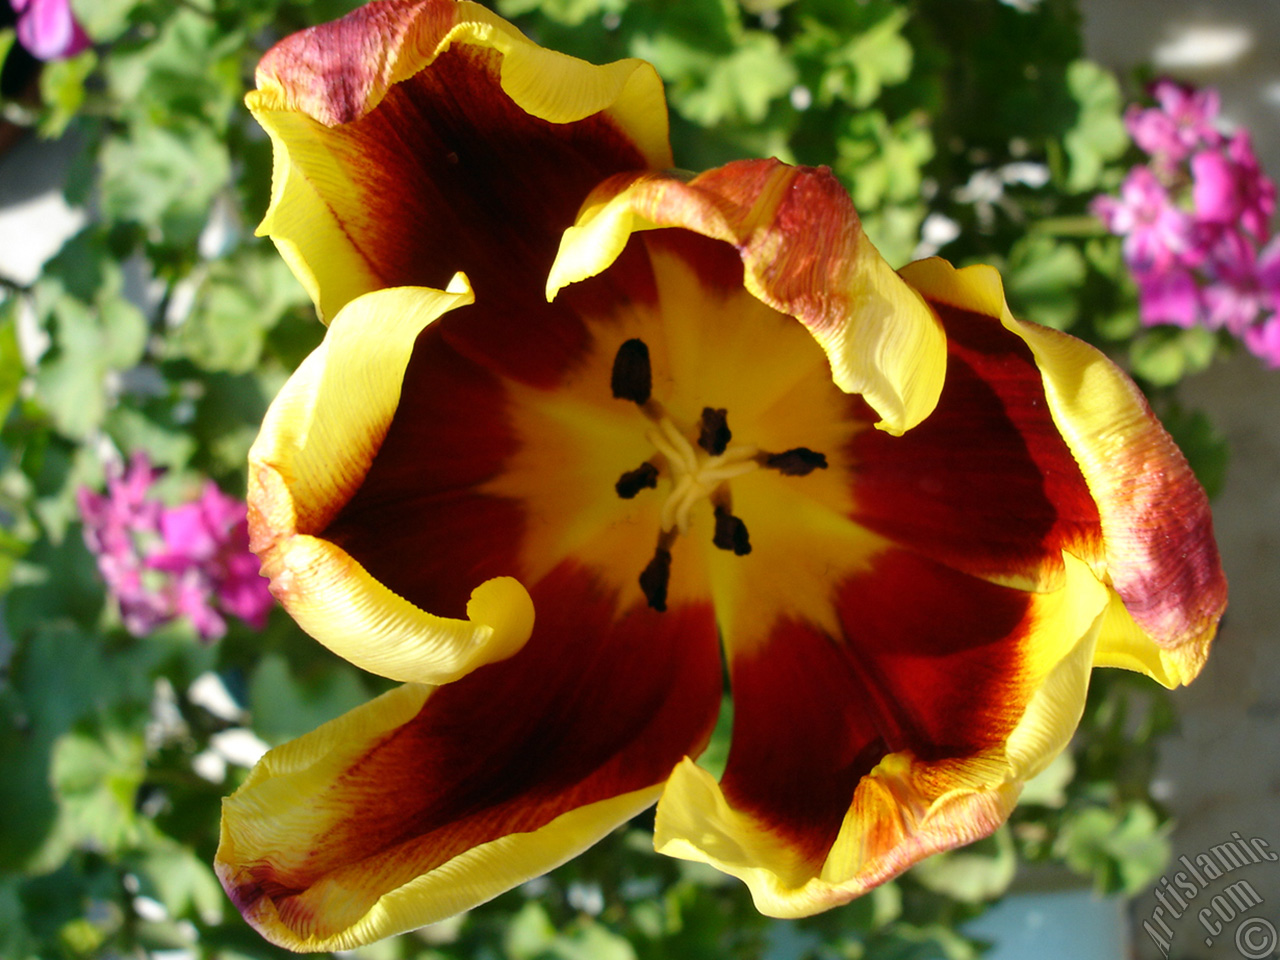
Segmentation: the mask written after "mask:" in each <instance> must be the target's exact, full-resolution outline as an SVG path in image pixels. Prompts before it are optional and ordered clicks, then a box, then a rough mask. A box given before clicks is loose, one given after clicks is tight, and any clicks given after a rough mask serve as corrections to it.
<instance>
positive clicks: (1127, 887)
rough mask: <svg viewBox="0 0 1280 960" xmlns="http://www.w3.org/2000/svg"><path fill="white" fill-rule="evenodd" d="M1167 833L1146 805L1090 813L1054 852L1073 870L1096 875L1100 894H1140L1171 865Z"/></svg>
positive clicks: (1069, 827) (1072, 825)
mask: <svg viewBox="0 0 1280 960" xmlns="http://www.w3.org/2000/svg"><path fill="white" fill-rule="evenodd" d="M1168 833H1169V831H1168V828H1167V826H1162V825H1161V824H1160V821H1159V819H1158V818H1157V817H1156V815H1155V812H1154V811H1153V810H1152V809H1151V807H1149V806H1147V805H1146V804H1145V803H1141V802H1135V803H1133V804H1130V805H1129V806H1128V807H1127V808H1122V809H1121V810H1111V809H1107V808H1104V807H1086V808H1085V809H1084V810H1081V811H1080V812H1079V813H1077V814H1075V815H1074V816H1073V817H1071V818H1070V819H1068V820H1067V821H1066V822H1065V823H1064V824H1063V827H1062V832H1061V833H1060V834H1059V835H1058V840H1057V842H1056V843H1055V845H1054V849H1055V851H1056V852H1057V853H1058V854H1059V855H1060V856H1062V857H1063V859H1065V860H1066V862H1067V865H1068V866H1070V867H1071V868H1072V869H1073V870H1076V871H1077V872H1079V873H1084V874H1089V875H1092V876H1093V878H1094V884H1095V886H1096V887H1097V888H1098V890H1099V891H1100V892H1102V893H1112V892H1116V891H1123V892H1124V893H1128V894H1136V893H1138V892H1139V891H1141V890H1143V889H1145V888H1146V887H1148V886H1149V885H1150V884H1151V883H1152V882H1153V881H1154V880H1155V879H1156V878H1157V877H1158V876H1159V875H1160V873H1161V871H1162V870H1164V868H1165V865H1166V864H1167V863H1168V862H1169V858H1170V856H1171V853H1172V851H1171V847H1170V844H1169V836H1168Z"/></svg>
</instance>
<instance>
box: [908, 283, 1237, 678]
mask: <svg viewBox="0 0 1280 960" xmlns="http://www.w3.org/2000/svg"><path fill="white" fill-rule="evenodd" d="M902 275H903V276H904V277H905V278H906V279H907V281H908V282H909V283H910V284H912V286H914V287H915V288H916V289H918V290H919V291H920V292H921V293H922V294H923V295H924V297H925V299H927V300H929V301H931V302H936V303H942V304H949V305H952V306H954V307H959V308H961V309H964V310H970V311H973V312H976V313H981V314H984V315H986V316H989V317H998V318H1000V320H1001V322H1002V323H1003V324H1004V326H1005V327H1006V328H1007V329H1009V330H1010V331H1012V332H1013V333H1015V334H1017V336H1018V337H1020V338H1021V339H1022V340H1023V341H1024V342H1025V343H1026V344H1027V346H1028V347H1029V348H1030V350H1031V352H1032V354H1033V355H1034V357H1035V362H1036V365H1037V366H1038V367H1039V369H1040V374H1041V376H1042V378H1043V380H1044V390H1045V397H1046V401H1047V403H1048V407H1049V411H1050V412H1051V413H1052V415H1053V420H1054V423H1055V424H1056V425H1057V428H1058V430H1059V431H1060V433H1061V434H1062V437H1063V439H1064V440H1065V441H1066V443H1067V446H1068V447H1069V448H1070V450H1071V453H1072V455H1073V457H1074V458H1075V460H1076V462H1077V463H1078V464H1079V468H1080V472H1081V474H1082V475H1083V476H1084V479H1085V482H1086V483H1087V484H1088V486H1089V490H1090V493H1091V494H1092V496H1093V499H1094V501H1095V502H1096V503H1097V505H1098V513H1099V517H1100V522H1101V527H1102V534H1103V544H1104V551H1105V553H1104V556H1103V557H1101V558H1098V559H1097V560H1095V559H1094V558H1092V557H1087V556H1086V557H1084V559H1087V560H1090V561H1091V562H1094V563H1095V569H1096V571H1097V572H1098V574H1099V576H1101V577H1102V578H1103V579H1104V580H1105V581H1106V582H1107V583H1109V584H1110V585H1111V586H1112V587H1113V588H1114V589H1115V591H1116V592H1117V594H1119V597H1120V599H1121V600H1122V601H1123V604H1122V605H1121V604H1116V605H1113V607H1112V614H1111V615H1110V616H1109V617H1108V621H1107V627H1106V629H1105V630H1104V632H1103V635H1102V637H1101V639H1100V641H1099V645H1098V654H1097V658H1098V660H1097V662H1098V663H1099V664H1100V665H1108V666H1125V667H1129V668H1132V669H1139V670H1142V671H1143V672H1145V673H1147V674H1149V675H1150V676H1152V677H1153V678H1154V679H1156V680H1157V681H1159V682H1161V683H1163V684H1165V685H1166V686H1176V685H1177V684H1180V683H1187V682H1189V681H1190V680H1191V679H1192V678H1194V677H1195V676H1196V674H1197V673H1199V671H1200V668H1201V667H1202V666H1203V664H1204V661H1205V659H1206V657H1207V656H1208V652H1209V643H1210V641H1211V640H1212V638H1213V635H1214V632H1215V631H1216V629H1217V623H1218V620H1219V618H1220V617H1221V615H1222V611H1223V608H1224V607H1225V605H1226V596H1227V590H1226V579H1225V577H1224V576H1223V573H1222V567H1221V564H1220V561H1219V559H1218V550H1217V545H1216V543H1215V542H1214V538H1213V521H1212V517H1211V515H1210V512H1209V503H1208V499H1207V498H1206V497H1205V494H1204V490H1203V489H1202V488H1201V486H1200V484H1199V483H1198V482H1197V481H1196V479H1195V476H1194V475H1193V474H1192V472H1191V469H1190V468H1189V467H1188V466H1187V462H1186V459H1185V458H1184V457H1183V456H1182V453H1181V451H1179V450H1178V448H1177V445H1176V444H1175V443H1174V442H1173V440H1172V439H1171V438H1170V437H1169V435H1168V434H1167V433H1166V432H1165V430H1164V428H1163V427H1162V426H1161V425H1160V423H1159V421H1158V420H1156V418H1155V416H1154V415H1153V414H1152V413H1151V410H1150V407H1148V405H1147V403H1146V400H1145V399H1144V398H1143V396H1142V393H1141V391H1139V390H1138V388H1137V387H1136V386H1135V385H1134V384H1133V382H1132V381H1131V380H1129V378H1128V377H1126V376H1125V375H1124V374H1123V373H1121V371H1120V370H1119V368H1117V367H1116V366H1115V364H1113V363H1112V362H1111V361H1110V360H1108V359H1107V358H1106V357H1105V356H1103V355H1102V354H1101V353H1100V352H1099V351H1097V350H1096V349H1094V348H1093V347H1091V346H1089V345H1088V344H1086V343H1084V342H1082V341H1080V340H1077V339H1075V338H1074V337H1069V336H1067V335H1066V334H1063V333H1059V332H1058V331H1055V330H1050V329H1048V328H1045V327H1040V326H1037V325H1035V324H1029V323H1024V322H1021V321H1018V320H1015V319H1014V318H1013V316H1012V315H1011V314H1010V313H1009V308H1008V306H1007V305H1006V303H1005V299H1004V292H1003V289H1002V288H1001V285H1000V278H999V275H998V274H997V273H996V272H995V271H994V270H992V269H991V268H990V267H969V268H967V269H964V270H956V269H955V268H954V267H952V266H951V265H950V264H948V263H946V262H945V261H942V260H936V259H934V260H925V261H920V262H918V263H914V264H910V265H909V266H907V267H904V268H903V270H902ZM1144 647H1146V649H1143V648H1144Z"/></svg>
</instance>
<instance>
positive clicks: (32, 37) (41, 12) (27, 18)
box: [9, 0, 90, 60]
mask: <svg viewBox="0 0 1280 960" xmlns="http://www.w3.org/2000/svg"><path fill="white" fill-rule="evenodd" d="M9 5H10V6H11V7H13V11H14V13H16V14H17V15H18V22H17V27H16V32H17V35H18V42H19V43H21V44H22V45H23V46H24V47H25V48H26V49H27V52H28V53H30V54H31V55H32V56H33V57H35V58H36V59H37V60H65V59H66V58H68V57H74V56H75V55H76V54H77V53H79V52H80V51H82V50H85V49H87V48H88V47H89V43H90V41H89V38H88V36H86V35H85V32H84V30H82V29H81V27H80V24H79V23H77V22H76V18H75V14H74V13H72V12H71V4H70V2H69V0H9Z"/></svg>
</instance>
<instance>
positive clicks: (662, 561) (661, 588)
mask: <svg viewBox="0 0 1280 960" xmlns="http://www.w3.org/2000/svg"><path fill="white" fill-rule="evenodd" d="M670 582H671V551H670V550H668V549H667V548H666V547H662V546H660V547H658V549H657V550H656V551H654V554H653V559H652V560H650V561H649V564H648V566H646V567H645V568H644V571H643V572H642V573H641V574H640V589H641V590H642V591H643V592H644V598H645V599H646V600H648V601H649V606H651V607H653V609H655V610H657V611H658V612H659V613H662V612H663V611H664V610H666V609H667V584H668V583H670Z"/></svg>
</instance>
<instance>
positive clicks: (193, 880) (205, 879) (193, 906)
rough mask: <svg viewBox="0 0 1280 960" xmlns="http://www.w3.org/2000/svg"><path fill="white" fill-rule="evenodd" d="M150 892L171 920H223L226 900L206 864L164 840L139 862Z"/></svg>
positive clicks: (187, 849)
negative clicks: (182, 918)
mask: <svg viewBox="0 0 1280 960" xmlns="http://www.w3.org/2000/svg"><path fill="white" fill-rule="evenodd" d="M138 866H139V870H140V872H141V874H142V875H143V877H144V878H145V880H146V883H147V886H146V888H145V889H144V891H143V892H144V893H149V894H151V895H152V896H154V897H155V899H157V900H158V901H160V903H162V904H164V907H165V909H166V910H168V911H169V913H170V915H172V916H174V917H195V918H196V919H199V920H201V921H202V922H203V923H206V924H214V923H218V922H219V921H220V920H221V919H222V912H223V904H224V902H225V901H226V897H225V896H224V895H223V892H222V886H221V884H219V883H218V878H217V877H216V876H214V873H213V871H212V870H211V869H210V868H209V865H208V864H207V863H205V862H204V861H203V860H202V859H200V858H199V857H197V856H196V854H195V852H194V851H193V850H191V849H189V848H188V847H184V846H182V845H181V844H178V843H173V842H171V841H169V840H167V838H166V839H165V840H163V841H161V842H160V843H159V844H158V845H156V846H154V847H151V848H149V849H146V850H145V852H144V853H143V854H142V857H141V860H140V862H139V865H138Z"/></svg>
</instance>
